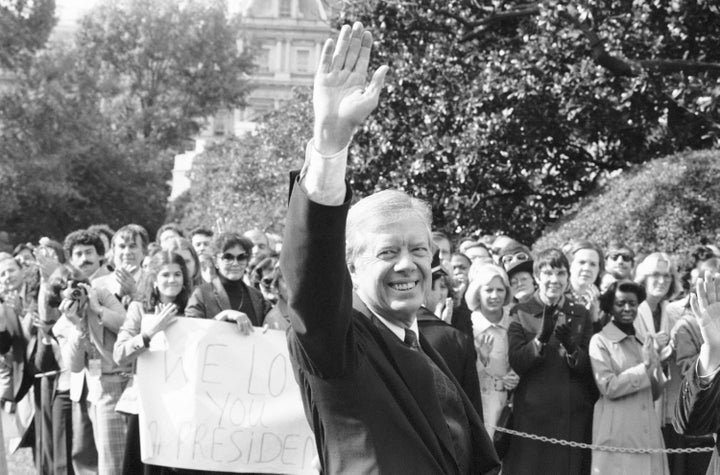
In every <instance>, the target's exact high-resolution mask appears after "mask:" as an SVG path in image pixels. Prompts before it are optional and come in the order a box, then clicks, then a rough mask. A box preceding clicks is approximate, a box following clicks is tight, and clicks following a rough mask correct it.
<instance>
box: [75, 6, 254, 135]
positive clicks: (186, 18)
mask: <svg viewBox="0 0 720 475" xmlns="http://www.w3.org/2000/svg"><path fill="white" fill-rule="evenodd" d="M238 34H239V23H238V22H237V21H236V20H235V19H232V18H230V17H229V15H228V13H227V11H226V7H225V3H224V2H222V1H220V0H217V1H212V2H203V1H201V0H189V1H184V2H178V1H176V0H158V1H152V2H148V1H145V0H121V1H112V0H106V1H105V2H104V3H102V4H100V5H99V6H98V7H97V8H96V9H94V10H93V11H91V12H90V13H89V14H88V15H87V16H86V17H85V18H84V19H83V20H82V21H81V24H80V30H79V32H78V35H77V47H78V52H79V54H80V55H81V58H82V59H83V61H84V62H85V66H84V67H85V68H86V69H87V70H92V71H93V72H94V73H95V74H96V75H97V77H96V82H97V84H98V93H99V94H100V97H101V98H102V100H103V106H104V113H105V115H106V116H107V117H109V118H110V120H111V125H112V127H113V128H114V129H115V130H117V131H118V132H120V133H122V134H125V135H126V136H127V137H129V138H130V139H132V138H135V137H137V136H140V137H142V138H144V139H147V140H152V141H153V142H155V143H157V144H158V145H159V146H160V147H161V148H168V147H174V148H178V147H180V146H182V145H183V144H184V143H185V142H186V141H187V140H189V139H190V138H191V137H193V136H194V135H195V134H197V132H198V131H199V130H200V127H201V125H202V124H203V121H204V120H205V118H206V117H209V116H212V115H213V114H215V113H216V112H217V111H218V110H219V109H221V108H223V107H227V108H233V107H242V106H244V105H245V97H246V95H247V93H248V91H249V89H250V87H249V83H248V74H249V73H250V72H251V71H252V69H253V63H252V51H251V50H250V49H246V50H245V51H243V52H241V51H239V49H238Z"/></svg>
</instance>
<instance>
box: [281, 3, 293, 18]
mask: <svg viewBox="0 0 720 475" xmlns="http://www.w3.org/2000/svg"><path fill="white" fill-rule="evenodd" d="M279 1H280V6H279V8H278V16H279V17H280V18H290V17H291V16H292V0H279Z"/></svg>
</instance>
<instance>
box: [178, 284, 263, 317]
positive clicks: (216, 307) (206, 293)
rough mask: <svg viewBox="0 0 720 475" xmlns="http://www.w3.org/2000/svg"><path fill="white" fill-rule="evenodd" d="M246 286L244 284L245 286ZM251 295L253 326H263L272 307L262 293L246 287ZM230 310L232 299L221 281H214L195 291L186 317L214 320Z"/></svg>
mask: <svg viewBox="0 0 720 475" xmlns="http://www.w3.org/2000/svg"><path fill="white" fill-rule="evenodd" d="M243 285H244V284H243ZM245 288H247V291H248V294H249V295H250V303H251V304H252V307H253V310H254V311H255V315H254V317H255V319H254V320H253V325H254V326H256V327H259V326H262V324H263V321H264V320H265V315H267V314H268V312H269V311H270V309H271V308H272V305H271V304H270V302H268V301H267V300H265V298H264V297H263V296H262V292H260V291H259V290H257V289H254V288H252V287H250V286H249V285H245ZM228 309H230V299H229V298H228V295H227V292H225V289H224V288H223V286H222V283H220V280H219V279H213V281H212V283H204V284H202V285H200V286H199V287H196V288H195V290H194V291H193V293H192V295H191V296H190V299H189V300H188V303H187V306H186V307H185V316H186V317H191V318H213V317H215V315H217V314H218V313H220V312H222V311H223V310H228Z"/></svg>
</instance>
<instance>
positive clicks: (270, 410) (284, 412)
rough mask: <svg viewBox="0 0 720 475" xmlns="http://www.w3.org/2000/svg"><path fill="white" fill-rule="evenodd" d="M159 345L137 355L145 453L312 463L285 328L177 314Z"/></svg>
mask: <svg viewBox="0 0 720 475" xmlns="http://www.w3.org/2000/svg"><path fill="white" fill-rule="evenodd" d="M165 336H166V339H167V345H163V346H164V349H163V351H148V352H145V353H143V354H142V355H141V356H140V358H138V366H137V375H136V379H135V384H136V385H137V389H138V394H139V397H140V414H139V417H140V419H139V420H140V443H141V454H142V460H143V462H145V463H150V464H154V465H164V466H170V467H177V468H188V469H197V470H217V471H226V472H255V473H288V474H296V473H299V474H305V473H317V472H316V471H315V470H314V469H313V460H314V459H315V457H316V454H317V452H316V449H315V439H314V437H313V434H312V431H311V430H310V427H309V425H308V423H307V420H306V419H305V413H304V410H303V405H302V399H301V398H300V391H299V388H298V386H297V383H296V382H295V378H294V376H293V371H292V367H291V365H290V358H289V356H288V350H287V342H286V340H285V334H284V332H281V331H278V330H268V331H267V333H262V331H260V330H259V329H256V331H255V332H253V334H251V335H249V336H243V335H241V334H240V333H239V332H238V331H237V329H236V328H235V326H234V324H231V323H227V322H216V321H213V320H199V319H193V318H187V319H186V318H182V319H179V320H178V321H177V322H176V323H175V324H173V325H172V326H171V327H170V328H168V330H167V331H166V335H165Z"/></svg>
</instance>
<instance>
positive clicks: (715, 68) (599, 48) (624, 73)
mask: <svg viewBox="0 0 720 475" xmlns="http://www.w3.org/2000/svg"><path fill="white" fill-rule="evenodd" d="M560 15H561V16H562V17H563V18H565V19H567V20H569V21H570V23H572V24H573V26H574V27H575V28H577V29H578V30H580V31H582V33H583V35H585V38H587V39H588V41H589V42H590V50H591V54H592V57H593V59H594V60H595V62H596V63H597V64H598V65H599V66H602V67H603V68H605V69H607V70H608V71H609V72H610V73H612V74H613V75H614V76H619V77H634V76H638V75H640V74H641V73H642V71H649V72H657V73H665V74H669V73H677V72H684V73H688V74H693V73H695V74H697V73H702V72H705V73H712V74H717V75H720V64H719V63H704V62H701V61H685V60H674V59H646V60H631V59H627V58H622V57H619V56H615V55H612V54H610V53H608V51H607V50H606V49H605V42H604V41H603V40H602V39H601V38H600V37H599V36H598V35H597V33H595V31H593V30H592V28H590V27H589V26H588V25H586V24H585V23H583V22H582V21H580V19H579V18H577V17H576V16H574V15H572V14H570V13H569V12H568V11H562V12H560Z"/></svg>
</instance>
